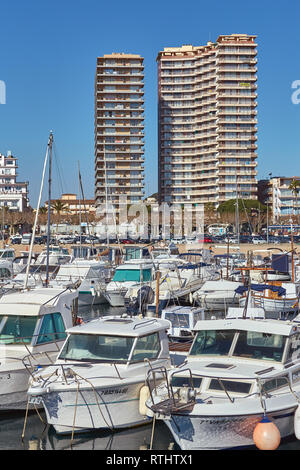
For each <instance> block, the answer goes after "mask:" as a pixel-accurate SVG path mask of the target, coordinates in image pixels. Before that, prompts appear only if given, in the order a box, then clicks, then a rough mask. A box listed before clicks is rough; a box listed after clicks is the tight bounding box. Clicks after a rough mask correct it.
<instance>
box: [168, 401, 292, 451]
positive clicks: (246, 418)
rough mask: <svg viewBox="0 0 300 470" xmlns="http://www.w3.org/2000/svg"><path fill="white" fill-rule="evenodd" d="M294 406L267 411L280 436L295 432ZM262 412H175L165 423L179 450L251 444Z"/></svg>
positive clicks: (223, 447) (222, 447) (227, 447)
mask: <svg viewBox="0 0 300 470" xmlns="http://www.w3.org/2000/svg"><path fill="white" fill-rule="evenodd" d="M295 410H296V407H291V408H289V409H287V410H282V411H277V412H275V413H268V418H269V419H271V420H272V421H273V422H274V423H275V424H276V426H277V427H278V429H279V432H280V435H281V438H284V437H287V436H290V435H292V434H293V433H294V413H295ZM261 419H262V414H252V415H242V416H200V415H199V416H197V415H194V414H186V415H183V414H182V415H179V414H178V415H176V414H173V415H172V417H171V419H166V420H165V424H166V425H167V427H168V428H169V430H170V431H171V433H172V435H173V437H174V440H175V441H176V443H177V445H178V446H179V447H180V448H181V449H182V450H213V449H214V450H217V449H218V450H222V449H232V448H239V447H248V446H253V445H254V442H253V431H254V429H255V426H256V425H257V423H259V422H260V421H261Z"/></svg>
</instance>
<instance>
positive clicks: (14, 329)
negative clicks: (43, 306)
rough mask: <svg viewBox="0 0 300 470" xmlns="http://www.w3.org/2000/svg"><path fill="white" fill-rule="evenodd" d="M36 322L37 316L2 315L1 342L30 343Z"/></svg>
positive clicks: (0, 322)
mask: <svg viewBox="0 0 300 470" xmlns="http://www.w3.org/2000/svg"><path fill="white" fill-rule="evenodd" d="M36 322H37V317H36V316H29V315H24V316H22V315H0V344H17V343H26V344H30V343H31V340H32V336H33V333H34V330H35V326H36Z"/></svg>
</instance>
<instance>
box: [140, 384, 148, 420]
mask: <svg viewBox="0 0 300 470" xmlns="http://www.w3.org/2000/svg"><path fill="white" fill-rule="evenodd" d="M149 397H150V390H149V387H148V386H147V385H144V386H143V387H142V388H141V390H140V400H139V413H140V414H141V415H142V416H146V415H147V412H148V408H147V406H146V401H147V400H148V398H149Z"/></svg>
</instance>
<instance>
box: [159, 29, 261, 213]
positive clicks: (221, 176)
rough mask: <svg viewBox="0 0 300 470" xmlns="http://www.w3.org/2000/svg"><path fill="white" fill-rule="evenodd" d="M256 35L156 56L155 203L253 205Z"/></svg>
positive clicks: (225, 38)
mask: <svg viewBox="0 0 300 470" xmlns="http://www.w3.org/2000/svg"><path fill="white" fill-rule="evenodd" d="M255 38H256V36H253V35H250V36H249V35H246V34H232V35H222V36H219V38H218V39H217V41H216V42H215V43H212V42H208V43H207V45H205V46H192V45H184V46H182V47H168V48H164V50H163V51H161V52H159V54H158V56H157V65H158V172H159V181H158V187H159V190H158V192H159V200H160V202H167V203H168V204H180V205H182V204H185V203H191V204H193V205H198V204H204V205H205V204H206V203H212V204H213V205H214V206H215V207H217V206H218V205H219V204H220V203H222V202H223V201H226V200H228V199H232V198H235V197H236V195H238V197H240V198H246V199H256V198H257V181H256V174H257V171H256V166H257V162H256V159H257V144H256V140H257V136H256V133H257V116H256V114H257V111H256V107H257V101H256V99H257V84H256V82H257V75H256V73H257V67H256V64H257V58H256V56H257V44H256V42H255Z"/></svg>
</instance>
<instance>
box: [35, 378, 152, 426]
mask: <svg viewBox="0 0 300 470" xmlns="http://www.w3.org/2000/svg"><path fill="white" fill-rule="evenodd" d="M143 385H144V381H140V382H138V383H134V384H126V383H125V384H122V385H121V386H114V387H109V388H108V387H95V388H88V389H87V388H84V389H80V388H79V390H78V391H77V388H72V389H69V390H66V391H63V390H58V391H50V392H48V393H46V394H45V395H43V396H42V404H43V406H44V409H45V412H46V416H47V421H48V424H50V425H52V426H53V427H54V429H55V431H56V432H57V433H59V434H60V433H62V434H63V433H71V432H84V431H91V430H95V429H106V430H114V429H122V428H128V427H132V426H137V425H141V424H145V423H147V422H149V421H150V418H149V417H147V416H144V415H141V414H140V413H139V396H140V390H141V388H142V386H143ZM33 401H35V400H33Z"/></svg>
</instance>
